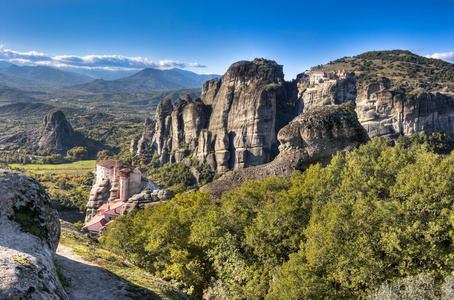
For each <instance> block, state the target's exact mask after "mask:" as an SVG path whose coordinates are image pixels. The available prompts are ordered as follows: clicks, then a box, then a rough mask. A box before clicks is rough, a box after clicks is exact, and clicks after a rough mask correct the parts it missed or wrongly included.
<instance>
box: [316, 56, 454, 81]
mask: <svg viewBox="0 0 454 300" xmlns="http://www.w3.org/2000/svg"><path fill="white" fill-rule="evenodd" d="M342 69H345V70H346V71H347V72H349V73H350V72H355V74H356V75H357V76H361V75H363V76H366V75H369V76H385V77H389V78H395V79H401V80H406V81H412V82H414V83H420V82H423V83H427V82H429V83H435V82H436V83H438V84H440V85H442V86H452V85H453V84H454V76H453V74H454V64H451V63H448V62H445V61H441V60H439V59H433V58H426V57H421V56H418V55H416V54H413V53H411V52H409V51H404V50H391V51H371V52H366V53H363V54H360V55H358V56H355V57H344V58H340V59H337V60H335V61H332V62H329V63H328V64H325V65H319V66H316V67H314V68H312V70H311V71H320V70H325V71H332V70H342Z"/></svg>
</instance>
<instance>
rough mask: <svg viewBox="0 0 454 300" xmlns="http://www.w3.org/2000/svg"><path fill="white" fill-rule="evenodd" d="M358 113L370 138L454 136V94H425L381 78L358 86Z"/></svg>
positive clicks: (420, 88)
mask: <svg viewBox="0 0 454 300" xmlns="http://www.w3.org/2000/svg"><path fill="white" fill-rule="evenodd" d="M356 111H357V113H358V117H359V120H360V122H361V124H362V125H363V126H364V128H365V129H366V130H367V132H368V134H369V136H371V137H374V136H390V137H392V138H396V137H398V136H399V135H400V134H403V135H410V134H413V133H419V132H425V133H426V134H431V133H433V132H445V133H454V124H453V121H454V94H453V93H452V92H449V91H446V92H444V93H443V92H442V93H440V92H436V93H428V92H425V91H424V89H423V88H422V87H418V86H415V85H412V84H408V83H405V82H403V83H402V82H399V83H396V82H393V81H391V80H389V79H387V78H380V79H379V80H377V81H374V82H367V83H364V84H360V85H358V95H357V98H356Z"/></svg>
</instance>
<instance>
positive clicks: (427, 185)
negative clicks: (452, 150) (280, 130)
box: [102, 134, 454, 299]
mask: <svg viewBox="0 0 454 300" xmlns="http://www.w3.org/2000/svg"><path fill="white" fill-rule="evenodd" d="M449 143H452V140H451V139H450V138H449V137H447V136H445V135H442V134H437V135H435V134H434V135H432V136H430V137H427V136H425V135H424V134H420V135H415V136H411V137H410V138H404V137H402V138H401V139H399V141H398V143H397V145H395V146H390V141H389V140H386V139H373V140H372V141H371V142H369V143H368V144H366V145H364V146H361V147H360V148H359V149H356V150H354V151H352V152H350V153H346V154H337V155H336V156H334V157H333V159H332V163H331V165H329V166H327V167H325V168H322V167H321V166H320V165H314V166H312V167H310V168H309V169H308V170H307V171H305V172H304V173H301V172H295V173H294V174H293V175H292V176H291V177H289V178H268V179H264V180H261V181H257V182H255V181H249V182H247V183H246V184H245V185H244V186H243V187H242V188H240V189H237V190H235V191H233V192H230V193H228V194H225V195H223V197H222V198H221V199H219V200H218V201H217V202H215V203H213V201H212V199H210V198H209V196H208V194H207V193H204V192H192V193H183V194H179V195H177V196H176V197H175V198H174V199H173V200H172V201H170V202H169V203H167V204H163V205H159V206H156V207H148V208H146V209H145V210H143V211H139V212H137V213H136V214H135V215H126V216H120V217H118V218H117V219H116V220H115V222H114V224H112V225H111V226H109V227H108V228H107V234H106V236H105V237H103V239H102V244H103V245H104V246H105V247H106V248H108V249H110V250H113V251H114V252H116V253H118V254H120V255H122V256H124V257H125V258H127V259H129V260H130V261H132V262H133V263H135V264H137V265H139V266H141V267H143V268H145V269H146V270H148V271H150V272H151V273H153V274H155V275H156V276H160V277H162V278H167V279H169V280H171V281H174V282H176V283H178V284H179V286H180V288H182V289H183V290H184V291H185V292H186V293H188V294H190V295H192V296H195V297H197V298H201V297H204V298H205V299H214V298H217V299H219V298H221V297H225V298H228V299H244V298H248V299H252V298H254V299H260V298H266V299H340V298H347V299H358V298H366V297H369V298H370V299H383V298H380V297H381V296H383V295H385V296H387V297H398V296H402V295H403V294H406V295H410V294H412V293H413V294H414V293H416V294H417V295H421V293H422V292H424V293H426V294H428V295H435V296H437V297H438V296H440V295H444V297H448V298H449V297H450V296H449V295H451V296H452V292H453V291H454V289H453V285H452V283H453V282H454V281H453V279H452V277H451V272H452V271H454V251H453V250H452V244H453V237H454V230H453V225H454V224H453V220H454V214H453V212H452V208H453V205H454V185H453V183H454V154H450V155H448V154H443V153H447V152H449V151H448V150H449V149H447V147H448V145H449ZM418 293H419V294H418ZM449 293H451V294H449ZM402 297H403V296H402ZM418 297H419V296H418ZM418 297H416V298H411V299H418ZM405 299H409V298H405ZM427 299H431V298H427Z"/></svg>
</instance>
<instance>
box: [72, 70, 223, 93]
mask: <svg viewBox="0 0 454 300" xmlns="http://www.w3.org/2000/svg"><path fill="white" fill-rule="evenodd" d="M215 77H219V75H215V74H210V75H199V74H196V73H194V72H190V71H184V70H180V69H171V70H157V69H151V68H148V69H143V70H142V71H139V72H137V73H136V74H133V75H131V76H129V77H124V78H119V79H115V80H102V79H99V80H95V81H92V82H88V83H84V84H79V85H75V86H72V87H71V89H74V90H78V91H85V92H90V93H133V92H137V91H147V90H148V91H169V90H177V89H186V88H200V87H201V86H202V85H203V83H204V82H205V81H207V80H210V79H213V78H215Z"/></svg>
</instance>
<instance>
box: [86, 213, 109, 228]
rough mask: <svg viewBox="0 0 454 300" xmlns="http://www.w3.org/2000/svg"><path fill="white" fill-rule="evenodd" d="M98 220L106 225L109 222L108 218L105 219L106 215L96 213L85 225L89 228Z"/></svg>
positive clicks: (102, 224)
mask: <svg viewBox="0 0 454 300" xmlns="http://www.w3.org/2000/svg"><path fill="white" fill-rule="evenodd" d="M98 222H99V223H101V226H105V225H106V224H107V220H106V219H104V215H96V216H94V217H93V218H91V220H90V221H89V222H88V223H87V224H85V225H84V228H88V227H90V226H92V225H95V224H96V223H98Z"/></svg>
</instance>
